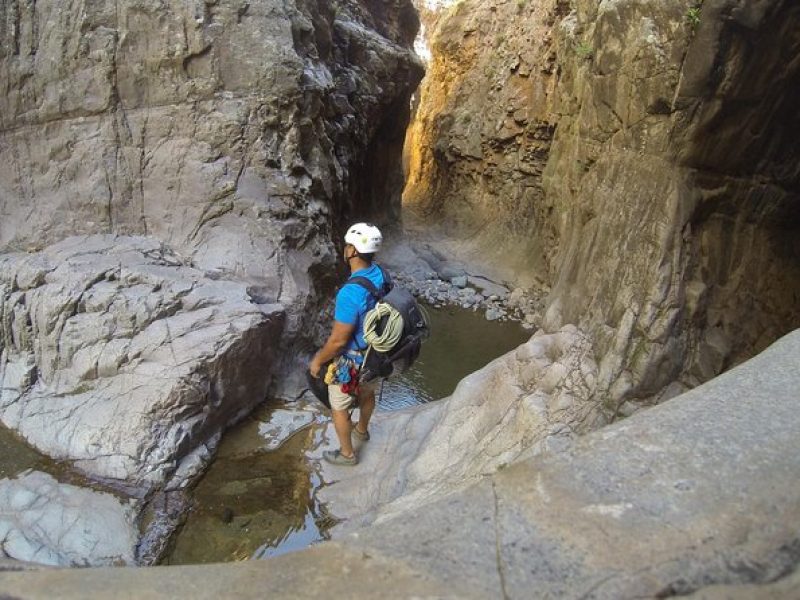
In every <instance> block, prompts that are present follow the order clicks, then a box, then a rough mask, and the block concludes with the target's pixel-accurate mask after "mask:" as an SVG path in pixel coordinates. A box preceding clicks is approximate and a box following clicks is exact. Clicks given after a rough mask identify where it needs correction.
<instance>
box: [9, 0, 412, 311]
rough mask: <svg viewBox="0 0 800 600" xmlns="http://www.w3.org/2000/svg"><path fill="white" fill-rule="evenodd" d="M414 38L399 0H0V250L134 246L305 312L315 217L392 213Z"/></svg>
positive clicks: (327, 245) (319, 233)
mask: <svg viewBox="0 0 800 600" xmlns="http://www.w3.org/2000/svg"><path fill="white" fill-rule="evenodd" d="M417 27H418V20H417V16H416V13H415V12H414V9H413V6H412V5H411V4H410V2H407V1H405V0H383V1H379V2H375V1H356V0H351V1H348V2H333V1H324V2H316V1H306V0H297V1H292V2H278V1H275V0H260V1H257V2H244V1H243V0H220V1H213V2H212V1H202V0H196V1H194V0H193V1H191V2H173V1H168V2H155V1H150V0H136V1H133V2H124V3H116V2H83V1H79V0H76V1H73V2H69V3H68V4H67V5H65V4H64V3H62V2H52V1H45V2H42V1H38V2H31V1H26V0H13V1H11V2H6V3H3V6H2V7H1V8H0V89H2V91H3V93H2V94H0V154H2V156H3V159H4V160H3V161H2V163H1V164H0V249H10V250H38V249H41V248H43V247H44V246H46V245H48V244H50V243H53V242H56V241H59V240H60V239H62V238H64V237H66V236H69V235H81V234H91V233H118V234H135V235H148V236H152V237H155V238H158V239H159V240H161V241H163V242H164V243H166V244H167V245H168V246H169V247H170V248H171V249H172V250H174V251H176V252H178V253H180V254H181V255H183V256H184V257H186V259H187V261H191V263H192V264H193V266H195V267H198V268H201V269H204V270H210V271H222V272H225V273H228V274H230V275H233V276H236V277H240V278H243V279H246V280H248V281H251V282H253V283H254V284H257V285H259V286H260V288H261V290H260V292H261V293H262V295H264V296H266V297H268V298H269V300H270V301H278V302H282V303H284V304H286V305H287V306H289V307H295V306H297V307H298V310H297V311H294V310H293V309H292V310H291V312H292V319H293V318H294V317H295V316H297V315H300V314H304V312H305V311H304V310H303V309H304V308H305V304H306V302H307V301H308V299H309V295H310V293H309V290H310V289H311V288H312V287H313V286H314V285H316V284H319V283H320V282H321V283H323V284H324V283H326V282H328V283H330V279H331V278H330V276H329V271H330V267H331V265H332V255H331V251H332V245H331V238H332V235H333V232H332V225H333V227H334V228H337V227H341V226H342V225H341V223H342V222H343V221H346V220H347V219H349V218H352V217H353V216H355V215H358V216H360V217H371V216H376V215H381V216H383V215H392V214H396V213H397V210H398V207H399V192H398V191H397V187H399V186H398V185H397V184H398V181H399V178H400V177H401V176H402V174H401V171H400V167H399V157H400V153H401V147H402V137H403V135H404V131H405V125H406V120H407V114H408V105H409V98H410V95H411V93H412V92H413V90H414V88H415V87H416V85H417V83H418V81H419V78H420V77H421V75H422V68H421V66H420V64H419V63H418V59H417V58H416V56H415V55H414V54H413V52H412V51H411V50H410V47H411V45H412V43H413V39H414V36H415V35H416V30H417ZM376 172H379V173H381V177H375V173H376ZM326 277H327V279H326ZM311 295H312V296H313V294H311ZM312 300H313V298H312ZM292 319H290V322H291V320H292Z"/></svg>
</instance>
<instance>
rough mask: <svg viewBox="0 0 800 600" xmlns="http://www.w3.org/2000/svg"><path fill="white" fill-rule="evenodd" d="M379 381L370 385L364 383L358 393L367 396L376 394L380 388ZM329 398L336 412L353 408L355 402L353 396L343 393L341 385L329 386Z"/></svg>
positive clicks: (359, 387) (371, 382)
mask: <svg viewBox="0 0 800 600" xmlns="http://www.w3.org/2000/svg"><path fill="white" fill-rule="evenodd" d="M378 383H379V381H378V380H376V381H370V382H369V383H362V384H361V385H360V386H358V391H359V394H360V395H362V396H363V395H365V394H369V393H372V394H374V393H375V390H376V389H377V388H378ZM328 397H329V399H330V401H331V408H332V409H334V410H347V409H349V408H350V406H352V404H353V401H354V400H355V396H351V395H350V394H345V393H344V392H343V391H342V386H341V385H329V386H328Z"/></svg>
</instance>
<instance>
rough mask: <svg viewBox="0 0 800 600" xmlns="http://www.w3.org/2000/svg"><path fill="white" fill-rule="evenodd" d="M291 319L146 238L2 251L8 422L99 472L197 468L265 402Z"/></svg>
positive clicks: (46, 448) (143, 480)
mask: <svg viewBox="0 0 800 600" xmlns="http://www.w3.org/2000/svg"><path fill="white" fill-rule="evenodd" d="M282 325H283V318H282V309H281V307H280V306H279V305H266V304H256V303H254V302H253V301H252V300H251V298H250V297H249V295H248V293H247V287H246V285H245V284H243V283H240V282H236V281H226V280H221V279H220V280H212V279H209V278H208V277H205V276H204V274H203V273H202V272H201V271H198V270H196V269H193V268H190V267H187V266H184V265H183V264H182V261H181V258H180V257H179V256H177V255H175V254H174V253H172V252H170V251H169V250H168V249H167V248H165V247H164V246H163V245H162V244H161V243H159V242H158V241H156V240H153V239H149V238H135V237H121V236H104V235H97V236H83V237H76V238H68V239H66V240H64V241H62V242H59V243H58V244H55V245H53V246H51V247H49V248H47V249H46V250H45V251H43V252H41V253H38V254H33V255H26V254H12V255H0V353H1V354H0V381H2V387H1V388H0V419H2V421H3V423H5V424H6V425H7V426H8V427H11V428H14V429H16V430H17V431H19V432H20V433H21V434H22V435H23V436H24V437H25V438H26V439H27V440H28V442H30V443H31V444H32V445H34V446H35V447H36V448H37V449H39V450H40V451H42V452H43V453H45V454H48V455H50V456H52V457H54V458H58V459H68V460H72V461H74V462H75V465H76V466H77V467H79V468H80V469H82V470H83V471H85V472H87V473H88V474H90V475H92V476H95V477H100V478H105V479H113V480H119V481H120V482H123V483H130V484H133V485H134V486H138V487H143V488H145V489H146V488H149V487H151V486H153V485H160V484H163V483H165V482H167V481H168V479H169V478H170V477H171V476H172V475H173V474H174V473H176V472H177V473H178V474H179V477H180V478H186V477H189V476H191V474H192V472H193V471H196V470H197V468H199V467H200V466H202V465H196V463H197V460H196V456H197V454H198V452H197V451H198V449H200V450H202V446H203V445H204V444H206V443H208V442H210V443H212V445H213V443H214V441H215V440H216V439H217V436H218V434H219V432H220V431H221V430H222V429H223V428H224V427H225V426H226V425H227V424H228V423H229V422H231V421H232V420H235V419H236V418H238V417H240V416H241V415H243V414H244V413H246V412H248V411H249V410H251V409H252V407H253V406H255V404H257V403H258V402H260V401H261V400H263V399H264V397H265V395H266V390H267V386H268V384H269V381H270V377H271V375H270V372H271V371H270V364H271V361H272V355H273V349H274V348H275V347H277V345H278V343H279V340H280V334H281V330H282ZM184 459H187V460H189V461H191V463H192V464H193V465H196V467H193V468H192V469H186V468H181V467H182V464H181V463H182V461H183V460H184ZM172 483H173V484H175V483H176V482H172Z"/></svg>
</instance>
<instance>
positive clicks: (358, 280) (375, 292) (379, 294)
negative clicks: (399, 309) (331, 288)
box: [344, 276, 386, 301]
mask: <svg viewBox="0 0 800 600" xmlns="http://www.w3.org/2000/svg"><path fill="white" fill-rule="evenodd" d="M351 283H352V284H355V285H360V286H361V287H363V288H364V289H365V290H367V291H368V292H369V293H370V294H372V297H373V298H375V299H376V300H378V301H380V300H382V299H383V297H384V296H385V295H386V293H385V292H384V291H383V290H379V289H378V288H377V287H375V284H374V283H372V282H371V281H370V280H369V279H367V278H366V277H361V276H358V277H351V278H350V279H348V280H347V281H345V282H344V284H345V285H349V284H351Z"/></svg>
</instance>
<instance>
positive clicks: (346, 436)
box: [331, 408, 353, 458]
mask: <svg viewBox="0 0 800 600" xmlns="http://www.w3.org/2000/svg"><path fill="white" fill-rule="evenodd" d="M331 414H332V415H333V428H334V429H336V437H338V438H339V446H340V447H341V452H342V454H343V455H344V456H346V457H348V458H349V457H351V456H353V441H352V440H351V439H350V413H348V412H347V410H336V409H335V408H332V409H331Z"/></svg>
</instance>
